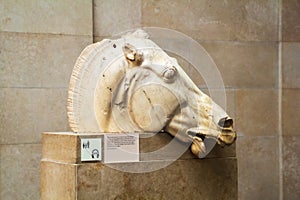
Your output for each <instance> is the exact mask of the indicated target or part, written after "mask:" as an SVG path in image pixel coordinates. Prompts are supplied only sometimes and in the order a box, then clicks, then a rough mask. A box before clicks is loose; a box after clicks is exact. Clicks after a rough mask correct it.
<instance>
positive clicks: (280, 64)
mask: <svg viewBox="0 0 300 200" xmlns="http://www.w3.org/2000/svg"><path fill="white" fill-rule="evenodd" d="M278 3H279V5H278V151H279V152H278V153H279V156H278V157H279V200H283V157H282V155H283V141H282V140H283V138H282V0H279V2H278Z"/></svg>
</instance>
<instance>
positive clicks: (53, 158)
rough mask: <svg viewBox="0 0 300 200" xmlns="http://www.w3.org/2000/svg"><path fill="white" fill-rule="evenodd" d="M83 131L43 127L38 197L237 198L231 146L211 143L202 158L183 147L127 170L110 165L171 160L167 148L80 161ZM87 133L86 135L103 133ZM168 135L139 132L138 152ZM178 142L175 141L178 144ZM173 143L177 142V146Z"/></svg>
mask: <svg viewBox="0 0 300 200" xmlns="http://www.w3.org/2000/svg"><path fill="white" fill-rule="evenodd" d="M84 136H87V134H75V133H43V141H42V143H43V150H42V151H43V152H42V154H43V157H42V161H41V199H42V200H49V199H64V200H68V199H72V200H73V199H93V200H94V199H230V200H232V199H237V160H236V157H235V146H234V145H233V146H231V147H225V148H221V147H219V146H217V145H216V146H215V148H214V149H213V151H212V152H210V154H209V155H208V156H207V157H206V158H205V159H198V158H196V157H195V156H193V154H192V153H190V151H189V150H187V151H186V152H185V153H184V154H183V155H182V156H181V157H180V158H179V159H178V160H176V161H174V162H172V164H170V165H168V166H167V167H164V168H162V169H159V170H156V171H153V172H148V173H126V172H122V171H119V170H116V169H113V168H112V167H116V166H117V167H122V166H126V167H127V168H128V167H130V168H136V169H139V168H141V167H143V166H145V164H146V165H147V166H148V167H149V166H157V165H159V164H164V163H166V162H169V160H168V155H169V156H170V157H171V155H172V152H168V153H167V154H166V155H164V156H163V157H164V158H165V160H163V159H160V158H161V157H159V156H155V155H153V156H147V154H146V155H143V154H141V157H140V160H141V161H140V162H138V163H117V164H110V165H106V164H103V163H101V162H81V161H80V160H81V159H80V137H84ZM101 136H102V135H101V134H90V135H89V137H101ZM171 139H172V137H171V136H169V135H168V134H167V133H159V134H156V135H155V136H153V137H150V138H140V152H141V153H143V152H151V151H154V150H156V149H159V148H161V147H162V146H164V145H165V144H167V143H168V142H170V140H171ZM180 146H182V144H181V143H180V142H178V148H180ZM175 148H177V147H175Z"/></svg>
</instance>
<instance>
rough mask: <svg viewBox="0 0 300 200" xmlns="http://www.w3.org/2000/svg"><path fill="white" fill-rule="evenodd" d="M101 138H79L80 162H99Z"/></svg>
mask: <svg viewBox="0 0 300 200" xmlns="http://www.w3.org/2000/svg"><path fill="white" fill-rule="evenodd" d="M101 155H102V152H101V138H81V161H100V160H101V159H102V158H101Z"/></svg>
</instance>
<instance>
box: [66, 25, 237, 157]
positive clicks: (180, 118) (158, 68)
mask: <svg viewBox="0 0 300 200" xmlns="http://www.w3.org/2000/svg"><path fill="white" fill-rule="evenodd" d="M153 38H154V39H155V37H154V36H153ZM164 40H166V41H168V39H167V38H165V39H164ZM176 40H178V41H179V42H186V41H184V40H183V39H176ZM199 49H200V50H199V51H201V52H199V54H201V55H202V57H201V60H205V61H203V62H204V64H202V65H211V67H213V66H214V64H213V62H212V61H211V59H210V58H209V59H207V60H206V58H207V57H209V56H208V55H207V53H206V52H205V50H204V49H202V47H200V48H199ZM211 63H212V64H211ZM199 67H201V66H199ZM210 70H211V68H210ZM67 110H68V119H69V124H70V127H71V129H72V130H73V131H74V132H119V133H121V132H159V131H161V130H163V131H165V132H167V133H169V134H171V135H172V136H174V137H175V138H177V139H179V140H180V141H182V142H185V143H190V144H191V150H192V152H193V153H194V154H195V155H197V156H198V157H200V158H202V157H205V156H206V154H207V152H209V150H210V149H209V148H210V147H207V143H205V141H204V140H205V138H213V139H215V142H217V143H218V144H219V145H221V146H224V145H230V144H232V143H233V142H234V141H235V139H236V133H235V131H234V130H233V120H232V119H231V118H230V117H229V116H228V114H227V113H226V111H225V110H223V109H222V108H221V107H220V106H219V105H217V104H216V103H215V102H214V101H213V100H212V99H211V98H210V97H209V96H207V95H206V94H204V93H203V92H202V91H201V90H200V89H199V88H198V87H197V86H196V85H195V84H194V83H193V81H192V80H191V79H190V78H189V76H188V75H187V74H186V73H185V72H184V70H183V69H182V68H181V66H180V65H179V64H178V62H177V60H176V59H175V58H173V57H170V56H169V55H168V54H167V53H166V52H165V51H164V50H163V49H162V48H160V47H159V46H158V45H157V44H155V43H154V42H153V41H152V40H151V37H150V35H148V33H147V32H145V31H144V30H141V29H138V30H136V31H133V32H129V33H127V34H124V35H123V36H122V37H120V38H117V39H104V40H102V41H101V42H98V43H95V44H92V45H89V46H88V47H86V48H85V49H84V50H83V52H82V53H81V54H80V56H79V57H78V59H77V61H76V64H75V66H74V69H73V72H72V75H71V79H70V87H69V96H68V106H67ZM207 148H208V150H207Z"/></svg>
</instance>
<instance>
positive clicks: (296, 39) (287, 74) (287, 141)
mask: <svg viewBox="0 0 300 200" xmlns="http://www.w3.org/2000/svg"><path fill="white" fill-rule="evenodd" d="M299 10H300V1H298V0H283V5H282V40H283V43H282V87H283V90H282V134H283V141H282V153H283V156H282V168H283V170H282V176H283V184H282V185H283V198H284V199H292V200H294V199H299V196H300V190H299V188H300V180H299V176H300V170H299V165H300V158H299V155H300V149H299V143H300V134H299V128H300V126H299V122H300V114H299V113H300V109H299V108H300V103H299V102H300V59H299V55H300V20H299V17H300V11H299Z"/></svg>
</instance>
